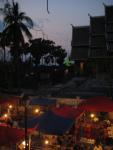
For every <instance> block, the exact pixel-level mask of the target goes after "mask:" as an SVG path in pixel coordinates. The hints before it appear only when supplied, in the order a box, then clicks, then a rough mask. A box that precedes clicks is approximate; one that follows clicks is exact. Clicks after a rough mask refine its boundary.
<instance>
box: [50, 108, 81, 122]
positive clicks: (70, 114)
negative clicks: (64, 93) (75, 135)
mask: <svg viewBox="0 0 113 150" xmlns="http://www.w3.org/2000/svg"><path fill="white" fill-rule="evenodd" d="M52 112H53V113H54V114H56V115H59V116H61V117H64V118H70V119H76V118H77V117H79V116H80V115H81V114H82V112H83V111H82V110H78V109H76V108H74V107H71V106H63V107H60V108H56V107H55V108H52Z"/></svg>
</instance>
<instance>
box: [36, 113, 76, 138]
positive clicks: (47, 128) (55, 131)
mask: <svg viewBox="0 0 113 150" xmlns="http://www.w3.org/2000/svg"><path fill="white" fill-rule="evenodd" d="M73 123H74V120H73V119H69V118H64V117H61V116H58V115H56V114H54V113H53V112H51V111H49V112H47V113H45V114H44V115H43V116H41V117H40V118H39V126H38V128H39V131H41V132H43V133H46V134H52V135H63V134H65V133H66V132H67V131H69V130H70V128H71V127H72V125H73Z"/></svg>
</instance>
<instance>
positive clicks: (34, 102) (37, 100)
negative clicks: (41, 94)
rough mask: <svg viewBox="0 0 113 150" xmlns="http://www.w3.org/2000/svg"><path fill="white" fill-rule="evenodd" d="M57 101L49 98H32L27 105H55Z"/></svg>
mask: <svg viewBox="0 0 113 150" xmlns="http://www.w3.org/2000/svg"><path fill="white" fill-rule="evenodd" d="M56 102H57V99H49V98H34V99H31V100H30V102H29V105H55V104H56Z"/></svg>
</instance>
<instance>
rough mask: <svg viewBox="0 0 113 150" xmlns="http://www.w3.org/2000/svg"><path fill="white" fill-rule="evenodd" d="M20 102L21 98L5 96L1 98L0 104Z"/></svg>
mask: <svg viewBox="0 0 113 150" xmlns="http://www.w3.org/2000/svg"><path fill="white" fill-rule="evenodd" d="M19 100H20V97H19V96H14V95H10V96H8V95H4V96H0V104H7V103H14V104H15V103H18V101H19Z"/></svg>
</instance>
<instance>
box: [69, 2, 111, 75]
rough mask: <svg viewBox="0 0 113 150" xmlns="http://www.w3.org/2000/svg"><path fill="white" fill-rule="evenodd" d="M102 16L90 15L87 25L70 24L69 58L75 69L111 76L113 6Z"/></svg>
mask: <svg viewBox="0 0 113 150" xmlns="http://www.w3.org/2000/svg"><path fill="white" fill-rule="evenodd" d="M104 9H105V15H104V16H90V25H89V26H82V27H81V26H77V27H75V26H72V43H71V46H72V50H71V58H72V59H73V60H74V61H75V65H76V66H77V71H78V72H80V71H81V69H82V73H84V74H85V73H86V72H87V73H89V74H93V75H97V74H105V75H107V74H109V75H112V76H113V67H112V66H113V6H106V5H104Z"/></svg>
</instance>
